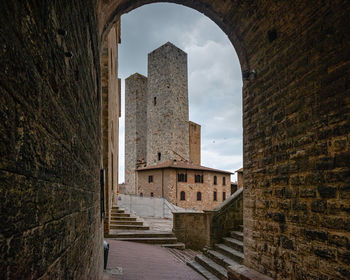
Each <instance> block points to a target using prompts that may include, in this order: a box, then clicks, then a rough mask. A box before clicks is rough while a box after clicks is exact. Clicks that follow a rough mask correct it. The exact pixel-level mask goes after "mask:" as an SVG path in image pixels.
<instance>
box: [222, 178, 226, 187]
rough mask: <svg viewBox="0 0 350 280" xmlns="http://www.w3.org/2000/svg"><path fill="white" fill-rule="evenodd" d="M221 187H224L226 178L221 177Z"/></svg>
mask: <svg viewBox="0 0 350 280" xmlns="http://www.w3.org/2000/svg"><path fill="white" fill-rule="evenodd" d="M222 185H223V186H225V185H226V177H222Z"/></svg>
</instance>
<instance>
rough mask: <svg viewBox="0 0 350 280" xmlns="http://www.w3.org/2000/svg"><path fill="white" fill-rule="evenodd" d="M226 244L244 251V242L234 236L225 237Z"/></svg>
mask: <svg viewBox="0 0 350 280" xmlns="http://www.w3.org/2000/svg"><path fill="white" fill-rule="evenodd" d="M223 240H224V244H225V245H227V246H229V247H231V248H233V249H235V250H237V251H240V252H242V253H243V242H242V241H240V240H237V239H235V238H232V237H224V238H223Z"/></svg>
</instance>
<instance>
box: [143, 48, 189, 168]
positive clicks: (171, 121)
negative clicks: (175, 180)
mask: <svg viewBox="0 0 350 280" xmlns="http://www.w3.org/2000/svg"><path fill="white" fill-rule="evenodd" d="M147 92H148V98H147V100H148V101H147V165H153V164H157V163H158V162H164V161H168V160H172V159H177V160H187V161H188V160H189V127H188V81H187V54H186V53H185V52H183V51H182V50H180V49H179V48H177V47H175V46H174V45H173V44H171V43H166V44H164V45H163V46H161V47H159V48H158V49H156V50H154V51H152V52H151V53H150V54H148V84H147ZM158 154H160V159H159V158H158Z"/></svg>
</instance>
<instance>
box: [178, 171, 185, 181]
mask: <svg viewBox="0 0 350 280" xmlns="http://www.w3.org/2000/svg"><path fill="white" fill-rule="evenodd" d="M177 181H178V182H187V174H184V173H179V174H177Z"/></svg>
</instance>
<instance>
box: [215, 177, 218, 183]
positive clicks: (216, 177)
mask: <svg viewBox="0 0 350 280" xmlns="http://www.w3.org/2000/svg"><path fill="white" fill-rule="evenodd" d="M217 180H218V178H217V177H216V176H214V185H217V183H218V182H217Z"/></svg>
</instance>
